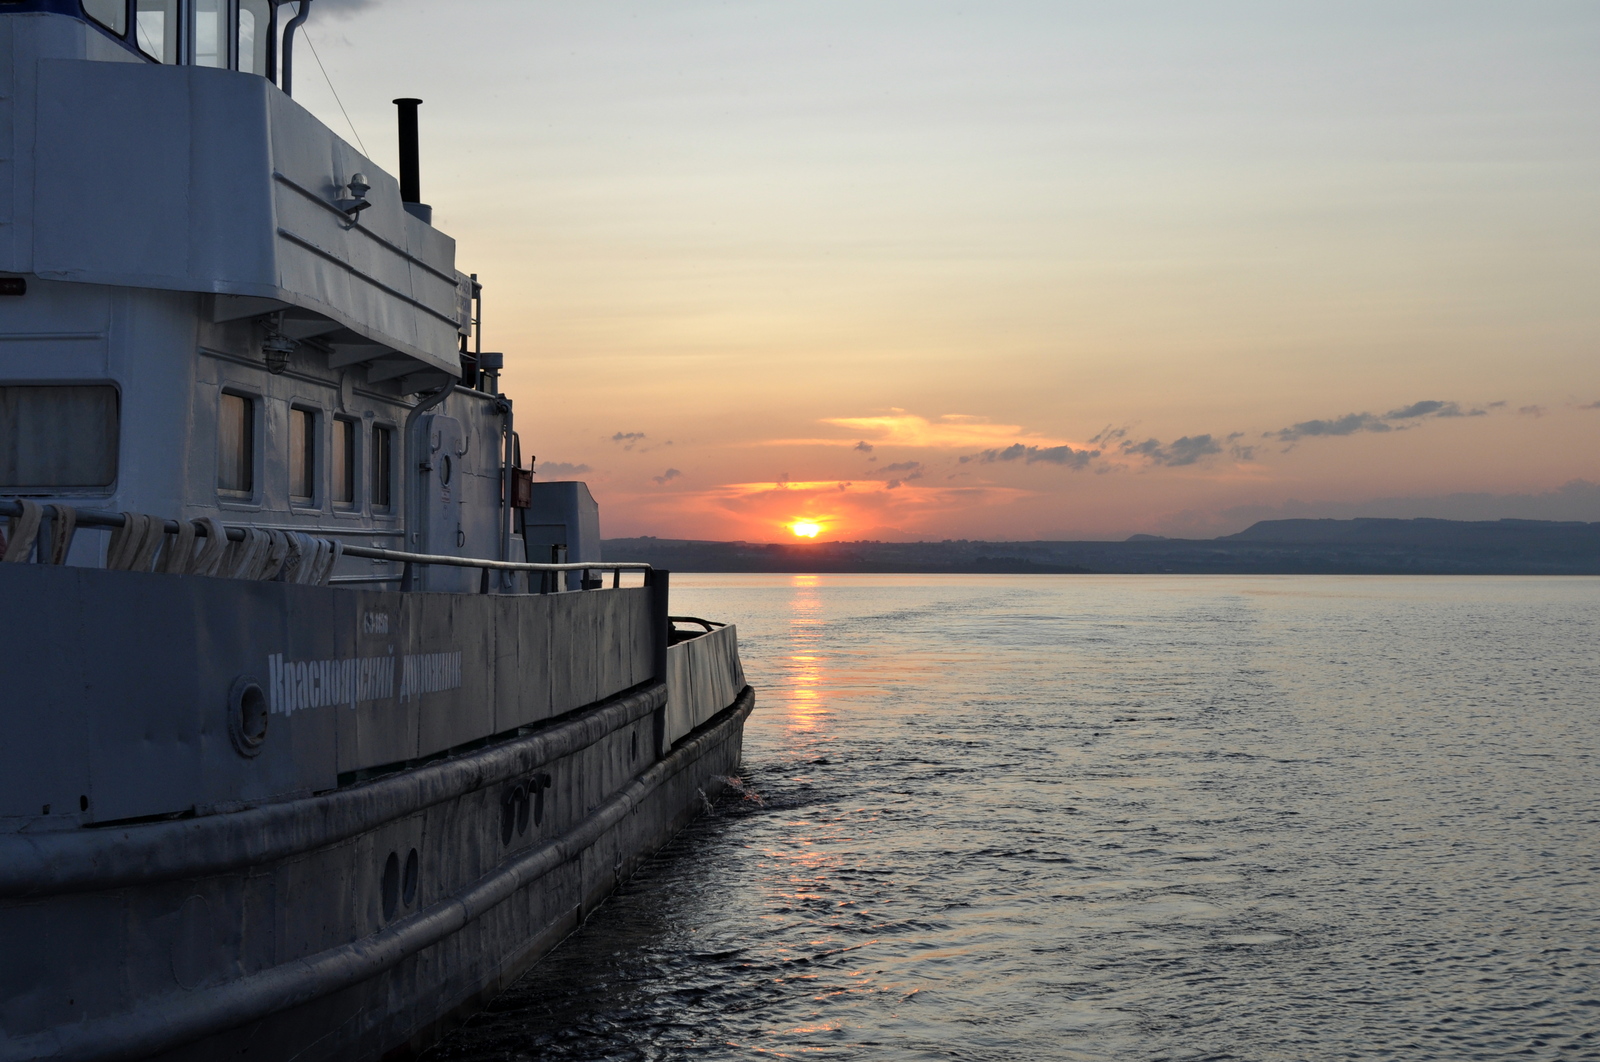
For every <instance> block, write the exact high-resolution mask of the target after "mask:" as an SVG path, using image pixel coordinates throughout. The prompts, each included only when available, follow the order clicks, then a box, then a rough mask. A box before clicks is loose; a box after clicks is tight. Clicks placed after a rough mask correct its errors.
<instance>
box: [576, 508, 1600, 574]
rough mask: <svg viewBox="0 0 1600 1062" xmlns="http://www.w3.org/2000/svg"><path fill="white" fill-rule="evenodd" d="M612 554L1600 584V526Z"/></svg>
mask: <svg viewBox="0 0 1600 1062" xmlns="http://www.w3.org/2000/svg"><path fill="white" fill-rule="evenodd" d="M603 548H604V551H605V556H606V557H608V558H618V559H627V560H642V561H648V562H649V563H651V564H653V565H655V566H657V567H659V568H666V569H668V570H670V571H681V572H731V573H739V572H768V573H774V574H780V573H788V574H806V573H815V574H852V573H853V574H863V575H867V574H873V575H895V574H904V575H937V574H952V575H985V574H986V575H1007V574H1018V575H1086V574H1096V573H1101V574H1214V575H1228V574H1239V575H1250V574H1254V575H1600V523H1578V522H1557V521H1550V520H1494V521H1462V520H1430V519H1418V520H1389V519H1355V520H1265V521H1262V522H1260V523H1257V524H1254V525H1252V526H1251V527H1249V528H1247V529H1246V530H1244V531H1241V532H1239V533H1238V534H1236V535H1227V536H1223V537H1221V538H1213V539H1181V538H1160V537H1157V536H1153V535H1135V536H1133V537H1132V538H1130V539H1128V540H1126V541H1121V542H1104V541H1064V542H1050V541H1039V542H984V541H968V540H954V541H942V542H874V541H861V542H793V543H789V542H783V543H753V542H712V541H696V540H688V539H662V538H622V539H608V540H606V542H605V543H604V547H603Z"/></svg>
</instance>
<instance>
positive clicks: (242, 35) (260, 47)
mask: <svg viewBox="0 0 1600 1062" xmlns="http://www.w3.org/2000/svg"><path fill="white" fill-rule="evenodd" d="M271 23H272V5H271V2H270V0H239V43H238V51H237V53H236V54H237V55H238V56H239V69H240V70H242V71H244V72H245V73H246V74H262V75H265V74H266V72H267V42H268V41H270V40H271V39H272V32H271V30H270V29H269V27H270V25H271Z"/></svg>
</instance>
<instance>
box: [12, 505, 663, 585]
mask: <svg viewBox="0 0 1600 1062" xmlns="http://www.w3.org/2000/svg"><path fill="white" fill-rule="evenodd" d="M64 508H72V509H73V510H74V511H75V512H76V513H77V514H78V524H77V526H79V527H101V528H117V527H121V526H122V525H123V524H124V523H126V522H127V519H126V517H125V516H124V515H123V514H122V513H114V512H111V511H110V510H108V509H77V508H75V507H73V506H64ZM21 515H22V503H21V502H16V501H4V500H0V516H21ZM178 528H179V522H178V521H177V520H166V521H163V522H162V529H163V530H164V531H165V532H166V533H167V534H169V535H175V534H177V533H178ZM223 530H224V531H226V532H227V535H228V541H229V542H242V541H244V538H245V530H246V527H245V526H243V525H239V524H231V525H225V526H224V527H223ZM316 530H318V529H317V528H308V529H307V532H308V533H310V532H314V531H316ZM346 533H347V534H348V533H359V532H346ZM195 534H196V536H197V537H199V538H205V537H206V536H207V532H206V529H205V525H203V524H196V525H195ZM343 553H344V555H345V556H346V557H367V558H370V559H372V560H387V561H399V562H401V563H403V564H446V565H451V566H454V567H457V568H479V569H486V570H490V571H499V572H581V571H606V572H636V571H637V572H647V571H651V570H653V569H652V566H651V565H650V564H648V563H647V562H645V561H566V562H563V563H560V564H555V563H541V562H539V561H501V560H490V559H489V558H487V557H451V556H448V555H444V554H437V553H407V552H405V551H404V550H398V549H380V548H378V547H377V546H356V545H347V546H345V547H344V549H343Z"/></svg>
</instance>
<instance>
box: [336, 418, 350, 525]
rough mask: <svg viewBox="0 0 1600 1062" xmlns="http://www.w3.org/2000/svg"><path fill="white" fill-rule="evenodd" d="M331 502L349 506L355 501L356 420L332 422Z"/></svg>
mask: <svg viewBox="0 0 1600 1062" xmlns="http://www.w3.org/2000/svg"><path fill="white" fill-rule="evenodd" d="M331 456H332V457H333V462H332V465H333V504H335V505H340V506H343V507H345V508H347V509H348V508H351V507H353V506H354V505H355V503H356V422H355V421H353V420H345V419H344V418H343V417H339V418H336V419H335V420H334V422H333V451H332V454H331Z"/></svg>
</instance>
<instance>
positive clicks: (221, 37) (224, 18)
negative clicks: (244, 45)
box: [193, 0, 228, 68]
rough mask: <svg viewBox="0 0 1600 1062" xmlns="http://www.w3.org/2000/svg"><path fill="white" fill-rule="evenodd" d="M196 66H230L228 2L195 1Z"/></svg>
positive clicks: (216, 0)
mask: <svg viewBox="0 0 1600 1062" xmlns="http://www.w3.org/2000/svg"><path fill="white" fill-rule="evenodd" d="M193 2H194V9H193V10H194V65H195V66H215V67H224V68H226V67H227V65H228V0H193Z"/></svg>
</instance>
